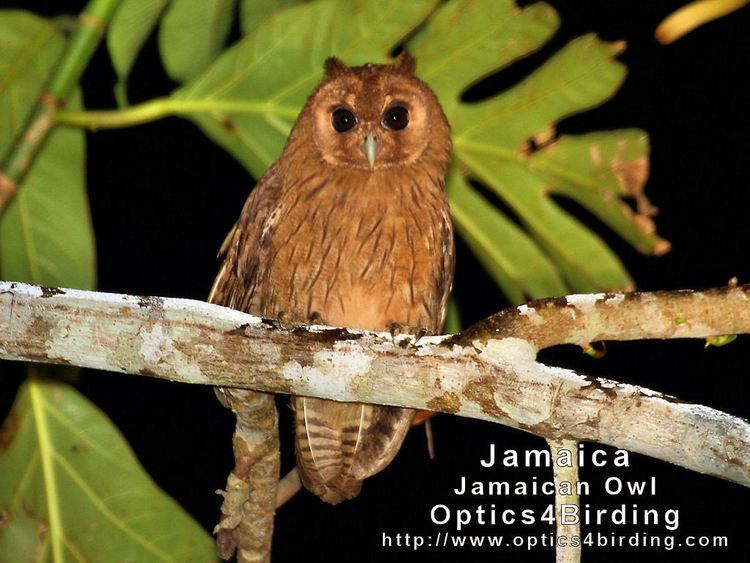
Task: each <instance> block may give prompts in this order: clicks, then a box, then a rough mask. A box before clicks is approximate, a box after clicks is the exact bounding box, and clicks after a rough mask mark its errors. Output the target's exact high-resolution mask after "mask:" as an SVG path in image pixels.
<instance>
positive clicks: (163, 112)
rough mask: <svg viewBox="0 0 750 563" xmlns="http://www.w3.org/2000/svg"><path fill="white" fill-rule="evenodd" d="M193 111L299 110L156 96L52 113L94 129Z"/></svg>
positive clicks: (56, 117) (288, 114)
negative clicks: (106, 107)
mask: <svg viewBox="0 0 750 563" xmlns="http://www.w3.org/2000/svg"><path fill="white" fill-rule="evenodd" d="M195 113H234V114H245V115H264V114H273V115H277V116H280V117H286V118H289V119H294V118H296V117H297V113H298V110H296V109H294V108H286V107H281V106H277V105H274V104H273V103H269V102H266V101H263V102H258V101H244V100H213V99H200V100H187V99H181V98H174V97H164V98H155V99H153V100H149V101H147V102H143V103H142V104H138V105H134V106H130V107H127V108H123V109H118V110H93V111H65V110H58V111H56V112H55V114H54V115H53V119H54V121H55V123H59V124H62V125H72V126H75V127H85V128H87V129H91V130H93V131H96V130H97V129H114V128H120V127H132V126H134V125H141V124H143V123H148V122H151V121H156V120H157V119H162V118H164V117H170V116H175V115H190V114H195Z"/></svg>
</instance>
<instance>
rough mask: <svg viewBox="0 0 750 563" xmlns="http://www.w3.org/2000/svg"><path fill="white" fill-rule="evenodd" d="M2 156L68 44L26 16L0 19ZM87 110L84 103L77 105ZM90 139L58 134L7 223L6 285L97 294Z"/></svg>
mask: <svg viewBox="0 0 750 563" xmlns="http://www.w3.org/2000/svg"><path fill="white" fill-rule="evenodd" d="M0 38H2V45H3V48H2V50H0V124H2V127H0V155H2V154H4V153H5V152H6V151H7V150H8V149H9V147H10V146H11V143H12V142H13V140H14V138H15V136H16V135H17V134H18V132H19V129H20V127H21V126H22V125H23V124H24V122H25V120H26V118H27V117H28V116H29V114H30V112H31V110H32V107H33V104H34V101H35V100H36V98H37V95H38V92H39V90H40V89H41V87H42V86H43V84H44V83H45V81H46V79H47V76H48V73H49V71H50V70H51V69H52V67H53V66H54V64H55V62H56V61H57V60H58V58H59V56H60V54H61V52H62V49H63V47H64V40H63V38H62V36H61V34H60V33H58V32H57V30H56V28H55V26H54V25H53V24H51V23H49V22H47V21H46V20H44V19H42V18H38V17H36V16H33V15H31V14H28V13H25V12H13V11H11V12H8V11H3V12H0ZM69 104H70V105H71V106H72V107H78V106H80V95H79V94H78V93H76V94H75V95H73V96H72V97H71V99H70V102H69ZM84 145H85V135H84V133H83V132H82V131H80V130H76V129H68V128H58V129H55V130H54V131H53V132H52V133H51V134H50V136H49V138H48V140H47V142H46V143H45V145H44V147H43V148H42V149H41V151H40V152H39V155H38V156H37V159H36V161H35V162H34V165H33V167H32V169H31V171H30V172H29V174H28V175H27V176H26V179H25V181H24V183H23V186H22V188H21V189H20V190H19V191H18V194H17V195H16V197H15V198H14V199H13V200H12V201H11V203H10V205H9V206H8V208H7V209H6V210H5V212H4V213H3V215H2V216H1V217H0V277H1V278H4V279H7V280H16V281H27V282H30V283H39V284H43V285H50V286H57V285H65V286H67V287H77V288H81V289H93V288H94V286H95V279H96V274H95V272H96V266H95V257H94V252H95V249H94V235H93V231H92V227H91V219H90V216H89V209H88V200H87V197H86V185H85V154H84V152H85V148H84Z"/></svg>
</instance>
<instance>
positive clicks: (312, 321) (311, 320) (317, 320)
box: [307, 311, 326, 325]
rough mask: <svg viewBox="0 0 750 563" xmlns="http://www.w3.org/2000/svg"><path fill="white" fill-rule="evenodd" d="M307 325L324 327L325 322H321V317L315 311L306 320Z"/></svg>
mask: <svg viewBox="0 0 750 563" xmlns="http://www.w3.org/2000/svg"><path fill="white" fill-rule="evenodd" d="M307 324H309V325H324V324H326V322H325V321H324V320H323V315H321V314H320V313H318V312H317V311H313V312H312V313H310V316H309V317H308V318H307Z"/></svg>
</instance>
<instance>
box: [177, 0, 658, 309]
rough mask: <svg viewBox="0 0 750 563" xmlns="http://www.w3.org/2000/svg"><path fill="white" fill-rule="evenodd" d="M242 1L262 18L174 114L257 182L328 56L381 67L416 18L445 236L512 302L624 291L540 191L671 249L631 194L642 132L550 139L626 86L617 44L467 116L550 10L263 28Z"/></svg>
mask: <svg viewBox="0 0 750 563" xmlns="http://www.w3.org/2000/svg"><path fill="white" fill-rule="evenodd" d="M250 4H252V5H253V6H256V7H257V10H258V12H257V14H258V15H256V16H254V17H256V21H260V19H261V18H262V17H265V18H266V19H264V20H263V24H262V25H257V24H256V25H255V28H254V29H253V30H249V32H248V34H247V36H245V37H244V38H243V39H242V40H241V41H239V42H238V43H237V44H236V45H234V46H232V47H231V48H230V49H228V50H227V51H226V52H225V53H224V54H223V55H222V56H221V57H219V59H217V60H216V62H215V63H214V64H212V65H211V67H210V68H208V69H207V70H206V71H205V72H204V73H202V74H201V75H200V76H198V77H196V78H195V79H194V80H192V81H190V82H189V83H187V84H186V85H185V86H184V87H182V88H181V89H179V90H178V91H176V92H175V93H174V95H173V101H174V102H175V103H180V102H181V101H184V102H185V107H186V108H189V107H191V106H190V105H189V104H193V106H192V107H195V108H196V109H198V108H199V109H198V111H199V113H194V114H192V115H191V116H190V119H192V120H193V121H194V122H195V123H197V124H198V125H199V126H200V127H201V128H202V129H203V130H204V132H205V133H206V134H207V135H208V136H209V137H211V138H212V139H213V140H214V141H216V142H217V143H218V144H220V145H221V146H223V147H224V148H226V149H227V150H228V151H229V152H230V153H232V154H233V155H234V156H235V158H237V159H238V160H239V161H240V162H241V163H242V164H244V165H245V166H246V167H247V168H248V170H250V172H251V173H252V174H253V175H255V176H256V177H258V176H260V175H261V174H262V173H263V172H264V170H265V169H266V168H267V167H268V166H269V165H270V164H271V163H272V162H273V161H274V160H275V159H276V158H278V155H279V154H280V152H281V150H282V148H283V146H284V143H285V141H286V137H287V135H288V134H289V131H290V129H291V127H292V124H293V123H294V119H295V118H296V116H297V114H298V112H299V110H300V109H301V107H302V106H303V104H304V102H305V100H306V98H307V96H308V95H309V93H310V92H311V91H312V90H313V88H314V87H315V86H316V84H317V83H318V81H319V80H320V78H321V76H322V70H321V67H322V64H323V61H324V59H325V58H326V57H328V56H331V55H336V56H338V57H340V58H342V59H343V60H344V61H345V62H347V63H348V64H362V63H364V62H375V63H377V62H383V61H386V60H388V58H387V55H388V53H389V52H391V50H392V49H393V47H394V46H395V45H396V44H398V42H399V40H402V39H403V38H404V37H407V36H409V34H411V33H413V31H414V29H415V28H416V27H417V26H418V25H419V24H420V22H422V21H423V20H424V19H425V18H429V19H427V22H426V25H424V26H423V27H422V28H421V29H419V31H417V32H416V33H414V35H413V37H411V38H410V39H409V42H408V44H407V48H408V49H409V50H410V51H411V52H412V53H413V54H414V55H415V56H416V58H417V73H418V75H419V76H420V77H421V78H422V79H424V80H425V81H426V82H428V83H429V84H430V85H431V86H432V88H433V89H434V90H435V92H436V94H437V95H438V97H439V98H440V101H441V104H442V105H443V108H444V110H445V112H446V114H447V116H448V119H449V121H450V122H451V125H452V129H453V145H454V159H455V161H456V164H457V166H454V167H452V172H451V176H450V177H449V178H448V180H447V183H448V185H449V187H450V186H452V188H450V189H449V192H450V196H449V197H450V199H451V204H452V205H453V206H454V212H453V213H454V219H455V220H456V224H457V231H458V233H459V235H460V236H462V237H464V238H465V239H466V240H467V242H468V244H469V245H470V246H471V248H472V250H473V251H474V252H475V253H476V254H477V256H478V257H479V259H480V261H481V262H482V264H483V265H484V266H485V268H487V270H488V271H489V272H490V274H491V275H492V276H493V277H494V279H495V280H496V281H497V283H498V285H499V286H500V287H501V289H502V290H503V291H504V292H505V293H506V294H507V295H508V297H509V298H510V300H511V301H513V302H518V301H520V300H523V299H525V298H527V297H542V296H546V295H551V294H559V293H564V292H566V291H571V290H575V291H594V290H597V291H598V290H602V289H606V290H615V289H627V288H631V287H632V285H633V283H632V280H631V279H630V276H629V275H628V273H627V272H626V271H625V268H624V267H623V265H622V264H621V262H620V260H619V259H618V258H617V257H616V256H615V255H614V253H613V252H612V251H611V250H610V249H609V248H608V247H607V246H606V244H605V243H604V242H603V241H602V239H601V238H600V237H599V236H598V235H596V234H595V233H593V232H592V231H591V230H590V229H589V228H588V227H587V226H585V225H583V224H582V223H581V222H580V221H579V220H578V219H576V218H575V217H573V216H572V215H570V214H569V213H568V212H566V211H564V210H563V209H562V208H561V207H560V206H559V205H558V203H557V202H555V201H554V200H553V199H552V198H551V197H550V196H551V195H553V194H554V195H557V196H561V197H567V198H571V199H573V200H575V201H576V202H577V203H578V204H580V205H581V206H583V207H584V208H586V209H587V210H589V211H590V212H591V213H593V214H594V215H595V216H596V217H598V218H599V219H600V220H601V221H603V222H604V223H605V224H606V225H607V226H608V227H609V228H611V229H613V230H614V231H615V232H616V233H618V234H619V235H620V236H622V237H623V238H624V239H625V240H627V241H628V242H630V243H631V244H632V245H633V246H635V247H636V248H637V249H638V250H639V251H641V252H645V253H653V254H660V253H663V252H666V251H667V250H668V248H669V243H668V242H666V241H664V240H663V239H661V238H660V237H659V236H658V235H657V234H656V231H655V228H654V225H653V221H652V219H651V216H652V215H653V213H654V211H655V210H654V208H653V207H652V206H651V205H650V204H649V202H648V199H646V197H645V195H644V192H643V188H644V185H645V182H646V179H647V176H648V141H647V138H646V136H645V134H643V133H642V132H640V131H636V130H625V131H608V132H601V133H591V134H586V135H577V136H567V137H562V138H559V139H558V138H556V136H555V126H556V124H557V123H558V122H559V121H560V120H561V119H563V118H565V117H567V116H570V115H573V114H576V113H579V112H582V111H586V110H588V109H590V108H593V107H596V106H597V105H599V104H601V103H603V102H605V101H606V100H607V99H609V98H610V97H611V96H612V95H613V94H614V93H615V92H616V91H617V89H618V88H619V86H620V84H621V83H622V81H623V80H624V78H625V68H624V66H623V65H622V64H620V63H619V62H617V61H616V60H615V57H616V56H617V55H618V53H619V52H620V51H621V50H622V48H623V45H622V44H620V43H606V42H603V41H600V40H599V39H597V38H596V37H594V36H593V35H587V36H583V37H581V38H578V39H576V40H574V41H572V42H571V43H569V44H568V45H567V46H565V47H564V48H562V49H561V50H560V51H558V52H557V53H555V54H554V55H553V56H551V57H550V58H549V60H547V61H546V62H545V63H544V64H542V65H541V67H540V68H538V69H536V70H535V71H534V72H532V73H531V74H530V75H529V76H528V77H527V78H525V79H523V80H522V81H520V82H519V83H518V84H515V85H514V86H512V87H510V88H508V89H507V90H505V91H503V92H501V93H500V94H499V95H497V96H494V97H492V98H490V99H487V100H483V101H481V102H478V103H467V102H464V101H462V100H461V95H462V93H463V92H464V91H465V90H466V89H467V88H469V87H470V86H471V85H473V84H475V83H476V82H478V81H479V80H481V79H482V78H483V77H486V76H488V75H489V74H492V73H493V72H496V71H498V70H500V69H503V68H506V67H508V66H510V65H512V63H513V62H514V61H517V60H519V59H522V58H524V57H527V56H528V55H529V54H531V53H533V52H535V51H537V50H539V49H540V48H541V47H543V46H544V44H545V43H546V42H547V41H548V40H549V39H550V38H551V37H552V36H553V35H554V33H555V32H556V30H557V28H558V25H559V21H558V17H557V14H556V13H555V11H554V10H553V9H552V8H551V7H550V6H548V5H547V4H544V3H541V2H540V3H536V4H532V5H530V6H526V7H524V8H519V7H518V6H517V5H516V3H515V2H514V1H513V0H450V1H448V2H443V3H440V4H439V5H436V4H437V3H436V2H430V1H427V0H425V1H422V2H408V3H402V2H398V1H396V0H390V1H387V2H375V1H374V0H370V1H368V0H355V1H346V2H345V1H343V0H321V1H317V2H312V3H305V4H302V5H299V6H296V7H293V8H290V9H287V10H283V11H281V12H274V13H273V14H272V15H270V16H268V13H269V12H270V11H271V10H272V7H271V6H270V4H268V3H265V2H261V3H250V2H248V4H247V5H250ZM278 5H280V4H278ZM244 9H247V7H244V8H243V10H244ZM433 9H434V10H433ZM261 13H262V14H263V15H262V16H261V15H260V14H261ZM341 21H346V22H348V23H347V25H340V22H341ZM187 111H190V110H187ZM183 113H184V112H183ZM459 176H460V177H459ZM468 178H471V179H473V180H477V181H480V182H481V183H483V184H485V185H486V186H487V187H489V188H490V189H492V190H493V191H494V192H496V193H497V195H498V196H499V197H500V198H501V199H502V200H503V202H504V203H505V204H507V205H508V206H509V207H510V208H511V209H512V210H513V212H514V214H515V215H516V216H517V217H518V218H519V220H520V221H521V223H522V225H523V227H522V228H520V227H518V226H516V225H515V224H514V223H513V222H512V221H511V220H510V219H509V218H508V217H506V216H504V214H503V212H502V211H501V210H500V209H497V208H495V207H494V206H493V205H492V204H491V203H490V202H488V201H487V200H486V199H485V198H483V197H482V196H481V195H479V194H478V193H477V192H476V191H475V190H474V189H473V188H471V187H470V186H469V185H468V184H467V183H466V179H468ZM625 200H628V201H632V202H634V204H635V205H634V207H635V208H634V209H631V207H630V206H629V205H627V204H626V201H625Z"/></svg>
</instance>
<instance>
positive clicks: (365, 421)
mask: <svg viewBox="0 0 750 563" xmlns="http://www.w3.org/2000/svg"><path fill="white" fill-rule="evenodd" d="M326 71H327V74H326V78H325V80H324V81H323V82H322V84H321V85H320V86H319V87H318V89H317V90H316V91H315V92H314V93H313V94H312V95H311V96H310V98H309V100H308V102H307V104H306V105H305V107H304V108H303V110H302V112H301V113H300V116H299V118H298V120H297V122H296V124H295V126H294V129H293V131H292V133H291V135H290V137H289V139H288V141H287V144H286V147H285V148H284V151H283V153H282V155H281V157H280V158H279V160H278V161H277V162H276V163H275V164H274V165H273V166H271V168H269V170H268V171H267V172H266V173H265V174H264V176H263V177H262V178H261V180H260V182H259V183H258V185H257V187H256V188H255V189H254V190H253V192H252V193H251V195H250V197H249V198H248V201H247V203H246V204H245V207H244V209H243V211H242V214H241V216H240V219H239V221H238V222H237V225H236V226H235V229H234V231H233V234H231V235H230V237H228V238H227V241H226V242H225V248H224V251H225V259H224V263H223V265H222V268H221V270H220V272H219V275H218V277H217V279H216V282H215V284H214V288H213V289H212V292H211V296H210V299H211V300H212V301H213V302H216V303H221V304H224V305H227V306H229V307H234V308H237V309H240V310H243V311H248V312H251V313H254V314H258V315H262V316H264V317H269V318H281V319H283V320H285V321H288V322H300V323H307V322H315V323H324V324H328V325H333V326H346V327H351V328H362V329H369V330H387V329H388V328H389V326H391V325H392V324H394V323H396V324H398V325H401V326H405V327H409V328H411V329H413V330H419V329H424V330H426V331H427V332H428V333H437V332H438V331H439V330H440V329H441V327H442V324H443V321H444V318H445V311H446V302H447V298H448V294H449V292H450V289H451V285H452V279H453V269H454V251H453V234H452V228H451V222H450V214H449V209H448V204H447V201H446V198H445V195H444V175H445V170H446V167H447V165H448V162H449V159H450V150H451V144H450V134H449V126H448V123H447V120H446V119H445V116H444V114H443V112H442V110H441V108H440V105H439V104H438V102H437V99H436V98H435V96H434V94H433V93H432V92H431V91H430V89H429V88H428V87H427V86H426V85H425V84H424V83H423V82H421V81H419V80H418V79H416V78H415V77H414V75H413V60H412V59H411V58H410V57H408V56H401V57H400V58H399V59H398V60H397V61H396V63H394V64H393V65H365V66H363V67H356V68H349V67H346V66H345V65H344V64H343V63H341V62H340V61H338V60H336V59H329V61H328V62H327V64H326ZM341 108H344V109H343V110H342V111H339V113H338V114H336V115H334V113H335V112H336V111H337V110H341ZM347 112H348V113H347ZM349 114H351V115H349ZM341 115H343V118H342V117H341ZM351 116H353V117H354V119H355V124H354V125H352V123H351V121H348V119H349V117H351ZM405 116H406V118H405ZM337 119H338V120H340V121H341V122H336V120H337ZM404 119H406V120H407V122H408V123H407V125H404V126H403V127H401V126H402V125H403V121H404ZM384 121H386V123H385V124H384ZM335 127H340V128H342V129H344V128H346V127H351V129H348V130H345V131H338V130H337V129H336V128H335ZM389 127H392V128H389ZM397 127H398V129H396V128H397ZM368 135H369V137H368ZM293 406H294V410H295V418H296V450H297V463H298V465H299V469H300V475H301V477H302V480H303V482H304V484H305V485H306V486H307V488H308V489H310V490H311V491H313V492H314V493H316V494H317V495H319V496H320V497H321V498H322V499H323V500H325V501H327V502H331V503H337V502H340V501H341V500H343V499H345V498H351V497H353V496H355V495H356V494H357V493H358V492H359V490H360V488H361V480H362V479H364V478H366V477H368V476H370V475H373V474H374V473H377V472H378V471H380V470H381V469H383V468H384V467H385V466H386V465H387V464H388V463H389V462H390V461H391V459H392V458H393V456H394V455H395V454H396V452H397V451H398V448H399V447H400V445H401V442H402V441H403V438H404V436H405V434H406V432H407V430H408V428H409V425H410V422H411V419H412V417H413V411H411V410H407V409H400V408H393V407H384V406H371V405H360V404H354V403H337V402H333V401H326V400H320V399H311V398H303V397H295V398H293Z"/></svg>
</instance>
